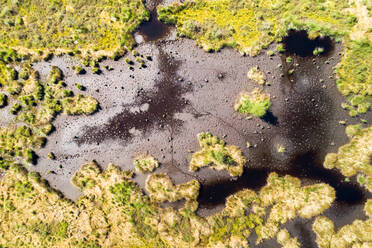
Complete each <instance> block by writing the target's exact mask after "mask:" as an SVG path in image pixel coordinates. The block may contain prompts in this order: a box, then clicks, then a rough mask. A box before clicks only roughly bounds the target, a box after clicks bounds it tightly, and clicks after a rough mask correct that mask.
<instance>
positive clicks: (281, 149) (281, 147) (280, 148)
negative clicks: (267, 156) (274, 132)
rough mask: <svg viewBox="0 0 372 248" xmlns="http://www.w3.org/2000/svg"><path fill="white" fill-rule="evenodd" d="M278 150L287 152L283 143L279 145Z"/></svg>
mask: <svg viewBox="0 0 372 248" xmlns="http://www.w3.org/2000/svg"><path fill="white" fill-rule="evenodd" d="M278 152H280V153H285V147H284V146H282V145H280V146H279V147H278Z"/></svg>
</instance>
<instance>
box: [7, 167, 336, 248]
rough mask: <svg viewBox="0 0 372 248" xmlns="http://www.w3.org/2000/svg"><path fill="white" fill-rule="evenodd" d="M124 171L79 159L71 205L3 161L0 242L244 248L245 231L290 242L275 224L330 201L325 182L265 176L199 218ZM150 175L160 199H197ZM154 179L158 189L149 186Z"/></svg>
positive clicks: (194, 189) (193, 185) (192, 186)
mask: <svg viewBox="0 0 372 248" xmlns="http://www.w3.org/2000/svg"><path fill="white" fill-rule="evenodd" d="M132 175H133V173H132V172H130V171H121V170H120V169H119V168H118V167H116V166H114V165H112V164H111V165H109V166H108V168H107V169H106V170H105V171H101V169H100V167H99V166H98V165H97V164H96V163H94V162H90V163H88V164H85V165H83V166H82V167H81V169H80V170H79V171H77V172H76V174H75V175H74V176H73V178H72V183H73V184H74V185H75V186H76V187H78V188H79V189H80V190H81V191H82V193H83V195H82V196H81V197H80V199H79V200H78V201H77V202H71V201H69V200H66V199H65V198H63V196H62V195H61V194H60V193H58V192H57V191H55V190H53V189H51V188H50V187H49V186H48V185H47V183H46V182H45V181H44V180H42V179H41V178H40V176H39V175H38V174H36V173H33V172H27V171H26V170H25V169H24V168H23V167H22V166H19V165H16V164H12V163H10V164H9V170H8V171H7V173H6V174H5V176H4V178H3V179H2V182H1V184H0V192H1V194H0V217H1V225H0V232H1V233H2V234H3V235H1V236H0V245H1V246H3V247H9V248H13V247H14V248H15V247H17V248H18V247H38V248H43V247H63V248H65V247H97V248H99V247H102V248H103V247H107V248H108V247H143V248H144V247H159V248H166V247H174V248H180V247H181V248H189V247H195V248H196V247H228V246H230V247H246V248H247V247H248V241H247V238H248V237H249V236H250V235H251V233H252V232H256V234H257V235H258V237H259V238H258V242H260V241H261V240H263V239H266V238H275V237H276V238H277V240H278V242H279V243H281V244H292V245H293V244H296V238H291V237H290V236H289V233H288V232H287V231H286V230H285V229H283V228H282V225H283V224H285V223H286V222H287V221H288V220H290V219H293V218H295V217H296V216H297V215H299V216H301V217H303V218H311V217H313V216H316V215H318V214H320V213H321V212H322V211H324V210H325V209H327V208H328V207H329V205H330V204H331V202H332V201H333V200H334V198H335V196H334V191H333V189H332V188H331V187H330V186H328V185H325V184H315V185H309V186H303V187H301V185H300V181H299V180H298V179H297V178H294V177H291V176H285V177H279V176H278V175H276V174H275V173H272V174H270V175H269V177H268V182H267V185H266V186H265V187H263V188H262V189H261V190H260V191H259V192H258V193H256V192H254V191H251V190H248V189H246V190H242V191H239V192H237V193H235V194H233V195H231V196H229V197H228V198H227V199H226V207H225V208H224V209H223V210H222V211H221V212H219V213H216V214H214V215H212V216H209V217H207V218H203V217H200V216H198V215H197V214H196V213H195V211H194V209H191V208H188V207H185V208H181V209H179V210H175V209H173V208H171V207H167V208H163V207H161V206H160V205H158V203H157V202H159V201H154V200H153V199H151V200H152V201H151V200H150V198H149V197H147V196H146V195H144V194H143V193H142V191H141V189H140V188H139V187H138V185H137V184H136V183H134V182H133V181H132V180H131V177H132ZM150 177H151V178H149V182H148V183H149V184H151V188H152V190H154V191H153V193H154V194H157V196H159V194H160V195H164V194H165V195H164V196H165V198H162V199H161V200H160V202H162V201H163V200H171V201H172V200H176V199H179V198H180V197H181V196H182V197H185V198H186V199H191V200H193V201H194V200H196V198H197V195H198V189H199V187H198V183H197V182H196V181H190V182H187V183H185V184H180V185H174V184H173V183H172V182H171V181H170V179H169V178H168V177H167V176H164V175H152V176H150ZM157 184H160V185H161V187H160V188H159V189H158V188H154V187H153V186H156V185H157ZM164 186H166V187H164ZM163 189H168V190H166V191H162V190H163ZM173 193H176V195H172V194H173ZM169 196H171V197H169ZM173 196H176V197H175V198H174V197H173ZM178 196H179V197H178ZM150 197H151V195H150ZM262 230H265V231H262ZM266 230H267V231H268V232H266ZM290 247H292V246H290ZM293 247H297V246H293Z"/></svg>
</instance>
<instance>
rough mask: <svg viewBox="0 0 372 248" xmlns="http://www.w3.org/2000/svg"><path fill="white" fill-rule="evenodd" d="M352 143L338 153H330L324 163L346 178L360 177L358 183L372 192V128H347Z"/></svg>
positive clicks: (357, 126)
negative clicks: (337, 170)
mask: <svg viewBox="0 0 372 248" xmlns="http://www.w3.org/2000/svg"><path fill="white" fill-rule="evenodd" d="M346 134H347V135H348V137H349V138H350V142H349V143H348V144H346V145H343V146H341V147H340V148H339V149H338V153H329V154H328V155H327V156H326V158H325V161H324V167H326V168H327V169H332V168H337V169H339V170H340V171H341V173H342V174H343V175H344V176H346V177H351V176H354V175H356V174H357V173H360V174H359V175H358V182H359V183H361V184H362V185H363V186H364V187H366V188H367V189H368V190H369V191H371V192H372V164H371V156H372V127H367V128H364V129H362V128H361V127H360V126H359V125H354V126H347V127H346Z"/></svg>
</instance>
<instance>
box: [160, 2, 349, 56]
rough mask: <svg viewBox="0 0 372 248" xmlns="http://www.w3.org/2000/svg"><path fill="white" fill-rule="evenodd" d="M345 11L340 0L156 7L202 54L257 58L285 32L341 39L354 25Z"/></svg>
mask: <svg viewBox="0 0 372 248" xmlns="http://www.w3.org/2000/svg"><path fill="white" fill-rule="evenodd" d="M348 7H349V4H348V3H347V2H346V1H339V0H332V1H317V2H314V1H311V0H305V1H299V0H288V1H284V0H275V1H274V0H269V1H266V0H254V1H248V0H240V1H237V0H193V1H191V0H189V1H185V2H184V3H182V4H179V3H175V4H172V5H169V6H166V7H160V8H158V13H159V19H160V20H162V21H164V22H166V23H170V24H175V25H176V27H177V33H178V35H180V36H186V37H189V38H192V39H195V40H196V42H197V44H198V45H200V46H201V47H203V48H204V49H205V50H207V51H210V50H219V49H220V48H222V47H224V46H229V47H233V48H236V49H237V50H239V51H240V52H241V53H244V54H249V55H256V54H257V53H259V52H260V50H261V48H264V47H267V46H268V45H269V44H270V43H272V42H274V41H280V40H281V37H283V36H284V35H285V34H286V33H287V30H288V29H290V28H294V29H305V30H308V32H309V34H310V36H311V37H316V36H318V35H319V34H323V35H331V36H334V37H342V36H344V35H345V34H346V33H347V32H348V31H349V30H350V29H351V28H352V27H353V26H354V25H355V17H353V16H352V15H351V14H348V12H347V11H346V8H348Z"/></svg>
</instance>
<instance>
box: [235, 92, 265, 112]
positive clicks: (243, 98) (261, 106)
mask: <svg viewBox="0 0 372 248" xmlns="http://www.w3.org/2000/svg"><path fill="white" fill-rule="evenodd" d="M270 106H271V101H270V95H268V94H265V93H263V92H262V91H261V90H260V89H258V88H255V89H254V90H253V91H251V92H250V93H245V92H244V93H241V94H240V97H239V98H238V101H237V103H236V104H235V105H234V109H235V111H237V112H239V113H242V114H251V115H254V116H257V117H263V116H264V115H265V114H266V112H267V110H268V109H269V108H270Z"/></svg>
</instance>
